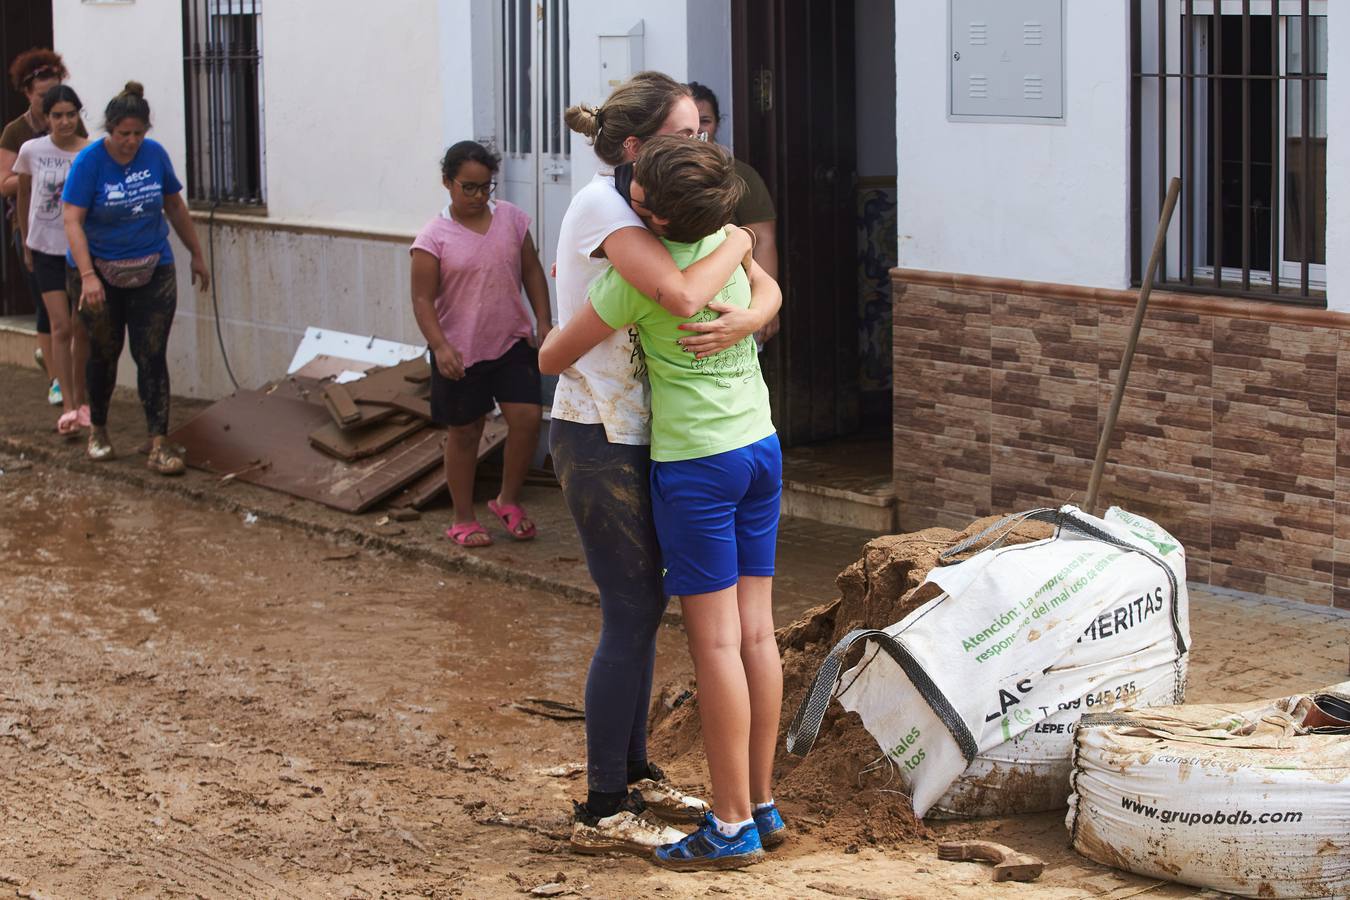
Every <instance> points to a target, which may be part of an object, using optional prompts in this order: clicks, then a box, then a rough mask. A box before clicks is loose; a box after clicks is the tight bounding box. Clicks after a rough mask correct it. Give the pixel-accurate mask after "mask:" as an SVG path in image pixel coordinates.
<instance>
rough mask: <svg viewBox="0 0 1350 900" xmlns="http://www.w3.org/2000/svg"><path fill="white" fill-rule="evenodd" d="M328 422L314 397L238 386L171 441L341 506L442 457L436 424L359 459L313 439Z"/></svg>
mask: <svg viewBox="0 0 1350 900" xmlns="http://www.w3.org/2000/svg"><path fill="white" fill-rule="evenodd" d="M392 412H393V411H392V410H391V413H392ZM329 422H331V418H330V416H329V414H328V411H327V410H326V409H325V408H324V407H322V406H319V405H317V404H312V403H306V402H304V401H302V400H296V399H293V398H289V397H278V396H269V395H267V394H265V393H262V392H259V391H239V392H237V393H235V394H233V395H231V396H229V397H226V398H225V399H223V400H221V401H219V402H217V403H214V404H212V405H211V406H209V407H207V408H206V409H205V410H203V411H202V412H201V413H199V414H198V415H197V416H196V417H195V418H193V419H192V420H191V421H190V422H188V423H187V424H186V425H184V426H182V427H181V428H179V429H178V430H176V431H174V432H173V433H172V434H170V435H169V440H171V441H173V442H174V443H176V444H181V445H182V446H183V447H185V448H186V450H187V460H188V464H189V465H191V466H192V467H194V468H197V469H204V470H206V471H208V472H215V473H217V474H220V475H225V474H229V473H232V472H237V473H239V474H238V475H237V476H236V477H237V480H239V481H245V482H248V483H250V484H256V485H259V486H261V487H266V488H271V489H272V490H276V491H281V492H283V493H287V494H291V495H293V496H296V497H303V498H305V499H308V500H314V501H316V502H319V503H322V504H324V505H325V506H330V507H332V508H334V509H339V510H343V511H344V512H363V511H365V510H367V509H369V508H370V507H371V506H374V505H375V504H376V503H378V502H379V501H381V500H383V499H384V498H385V497H388V496H389V495H390V494H392V493H394V492H395V491H397V490H398V489H399V488H401V487H403V486H404V485H406V484H408V483H410V482H412V481H414V480H416V479H417V478H419V477H420V476H422V475H424V474H425V473H426V472H428V471H430V470H431V469H434V468H436V467H437V466H438V465H439V464H440V462H441V458H442V443H441V441H442V439H443V433H442V432H441V431H439V430H437V429H431V428H423V429H422V430H420V431H418V432H417V433H416V434H413V435H412V436H411V437H409V438H406V439H405V440H403V441H401V442H400V443H398V444H396V445H394V446H393V447H391V448H390V449H388V450H386V451H385V452H383V453H380V454H377V455H375V456H371V457H367V458H366V459H362V460H359V461H357V462H354V463H349V462H345V461H342V460H338V459H334V458H332V457H330V456H328V455H326V454H324V453H322V452H320V451H319V450H317V449H315V448H314V447H313V446H311V445H310V443H309V435H310V433H311V432H313V431H316V430H318V429H319V428H320V427H321V426H323V425H324V424H326V423H329ZM223 489H226V490H228V488H223Z"/></svg>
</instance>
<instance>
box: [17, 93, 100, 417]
mask: <svg viewBox="0 0 1350 900" xmlns="http://www.w3.org/2000/svg"><path fill="white" fill-rule="evenodd" d="M81 108H82V104H81V103H80V98H79V95H78V94H76V93H75V91H73V90H72V89H71V88H69V87H68V86H66V85H64V84H58V85H56V86H55V87H53V88H52V89H51V90H49V91H48V92H47V93H46V94H45V95H44V96H43V98H42V112H43V115H45V116H46V118H47V123H48V124H49V125H50V126H51V133H50V134H47V135H45V136H43V137H38V138H33V139H32V140H31V141H26V142H25V143H24V145H23V146H22V147H21V148H20V149H19V158H18V160H17V161H16V162H15V163H14V171H15V172H17V173H18V175H19V224H20V226H21V227H22V229H23V232H22V233H23V238H24V262H25V264H26V265H27V266H28V268H29V269H31V270H32V272H33V277H34V278H35V279H36V281H37V285H38V290H40V291H41V292H42V303H43V304H44V305H45V306H46V308H47V318H48V319H49V320H50V322H51V335H52V343H51V356H50V357H49V360H50V366H51V369H52V371H53V373H54V374H55V375H56V380H57V383H58V384H59V385H60V387H61V396H62V403H63V405H64V407H65V412H64V413H62V415H61V418H59V419H58V420H57V421H56V430H57V431H58V432H59V433H60V434H63V435H73V434H75V433H76V432H77V431H78V430H79V429H80V428H88V427H89V421H90V420H89V407H88V406H87V405H86V404H85V397H84V393H85V391H84V367H85V361H86V358H87V357H88V350H89V344H88V339H87V338H86V336H85V333H84V327H83V326H82V325H80V324H79V320H78V319H75V317H74V316H73V315H72V314H71V299H70V295H69V294H67V293H66V251H67V250H68V249H70V247H69V244H68V243H67V241H66V229H65V225H64V223H63V221H62V215H61V192H62V190H63V189H64V188H65V185H66V173H67V172H69V171H70V164H71V163H72V162H73V161H74V159H75V156H76V154H77V153H79V152H80V151H81V150H83V149H84V148H85V147H86V146H87V145H88V144H89V139H88V138H82V137H80V135H79V134H78V131H79V129H78V126H79V124H80V110H81Z"/></svg>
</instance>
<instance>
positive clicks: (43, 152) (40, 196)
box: [14, 134, 80, 256]
mask: <svg viewBox="0 0 1350 900" xmlns="http://www.w3.org/2000/svg"><path fill="white" fill-rule="evenodd" d="M79 152H80V151H79V150H62V149H61V148H60V147H58V146H56V144H54V143H53V142H52V138H51V135H49V134H48V135H43V136H42V137H38V138H33V139H32V140H31V141H25V142H24V144H23V146H22V147H20V148H19V158H18V159H16V160H15V161H14V171H15V172H18V173H19V174H20V175H30V176H32V178H33V195H32V198H31V199H30V200H29V202H28V234H27V237H26V238H25V239H24V242H25V243H26V244H28V247H29V249H30V250H36V251H38V252H39V253H50V254H51V255H52V256H65V255H66V250H67V249H68V244H67V243H66V226H65V223H64V222H63V221H62V213H61V191H62V190H64V189H65V186H66V173H67V172H69V171H70V164H71V162H72V161H73V160H74V159H75V157H76V156H78V155H79Z"/></svg>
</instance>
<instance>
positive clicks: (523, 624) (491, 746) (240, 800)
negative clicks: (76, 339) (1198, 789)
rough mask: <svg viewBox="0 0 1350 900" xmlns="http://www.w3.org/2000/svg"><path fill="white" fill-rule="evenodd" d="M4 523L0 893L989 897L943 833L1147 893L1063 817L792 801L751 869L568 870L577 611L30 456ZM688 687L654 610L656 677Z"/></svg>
mask: <svg viewBox="0 0 1350 900" xmlns="http://www.w3.org/2000/svg"><path fill="white" fill-rule="evenodd" d="M9 462H10V463H11V464H12V462H13V460H10V461H9ZM0 509H3V510H4V512H3V515H2V517H0V572H3V573H4V574H3V576H0V577H2V578H3V580H2V581H0V629H3V634H4V637H5V640H4V643H3V648H0V670H2V672H0V678H3V682H4V690H3V693H2V696H0V768H2V769H3V771H4V772H5V773H7V774H6V775H5V776H4V777H3V778H0V792H2V796H3V800H2V802H0V806H2V808H3V827H0V882H3V884H5V885H7V886H8V885H12V886H13V889H14V890H15V891H16V892H18V893H19V894H20V895H21V896H32V897H38V896H40V897H91V896H108V897H112V896H116V897H133V896H206V897H367V896H369V897H381V896H383V897H396V896H430V897H492V896H511V895H517V894H525V895H528V894H529V892H530V891H531V890H534V889H536V888H540V889H542V890H543V891H544V895H551V896H567V895H578V896H587V897H647V896H653V897H702V896H716V895H733V896H747V897H779V896H794V897H830V896H835V897H859V898H869V897H892V896H933V897H937V896H952V895H965V896H971V897H976V896H984V895H986V892H987V891H988V889H989V886H988V871H987V869H982V868H981V867H979V866H977V865H975V864H969V863H947V862H939V861H938V860H937V859H936V857H935V856H934V854H933V839H935V838H940V837H951V836H956V835H975V834H977V833H978V834H980V835H982V836H992V837H994V838H995V839H999V840H1004V841H1006V842H1009V843H1016V844H1018V846H1019V847H1020V848H1021V849H1025V850H1028V851H1029V852H1034V853H1037V854H1038V855H1040V856H1042V858H1044V859H1045V860H1046V861H1047V863H1049V864H1050V868H1049V869H1048V870H1047V873H1046V875H1045V876H1044V877H1043V879H1042V881H1041V882H1040V883H1038V884H1035V885H1015V884H1004V885H1000V886H999V887H1000V889H1001V890H1002V891H1003V893H1007V894H1008V895H1009V896H1024V895H1025V896H1031V895H1035V896H1043V897H1084V896H1102V897H1125V896H1129V895H1130V893H1131V892H1132V891H1134V892H1137V891H1139V890H1140V889H1141V888H1148V887H1149V886H1150V885H1152V884H1153V882H1150V881H1148V880H1146V879H1141V878H1136V877H1133V876H1128V875H1124V874H1122V873H1118V872H1115V871H1113V870H1110V869H1106V868H1103V867H1100V866H1097V865H1094V864H1092V863H1089V862H1087V861H1085V860H1083V859H1081V858H1079V857H1077V856H1075V855H1074V854H1073V853H1072V851H1070V850H1069V849H1068V848H1067V847H1066V841H1065V832H1064V828H1063V816H1062V814H1060V813H1050V814H1046V815H1040V816H1032V817H1024V818H1022V819H1019V820H1003V821H992V822H984V823H965V824H954V825H948V826H939V827H934V828H933V829H932V831H931V833H930V835H929V836H928V837H926V838H924V839H921V840H920V839H916V840H915V841H913V842H911V843H908V844H903V845H894V846H884V847H881V846H866V845H864V846H861V847H860V846H858V845H857V844H853V845H848V846H845V845H843V844H842V842H840V841H834V840H831V835H830V833H829V831H828V829H827V828H819V827H815V828H813V827H812V824H811V823H812V822H813V821H814V819H813V817H812V815H811V810H809V809H804V808H801V807H797V808H794V807H793V806H792V805H790V804H789V805H785V811H786V812H787V813H789V814H790V815H796V816H798V817H799V818H800V821H801V830H800V832H799V834H798V835H797V836H796V837H795V838H794V840H793V841H792V842H790V843H789V844H788V845H786V846H785V847H784V848H783V849H782V850H780V851H777V852H775V853H774V854H773V855H772V856H771V858H770V860H769V861H768V862H766V863H764V864H762V865H759V866H757V867H754V868H752V869H749V870H746V871H744V872H740V873H734V874H721V875H718V874H712V873H705V874H698V875H677V874H674V873H669V872H665V871H663V870H659V869H655V868H653V867H651V866H650V865H649V864H647V863H646V862H644V861H642V860H638V859H634V858H631V857H618V856H615V857H607V858H587V857H579V856H576V855H573V854H572V853H570V852H569V850H568V849H567V844H566V835H567V833H568V830H569V828H570V820H569V815H568V814H569V810H570V802H569V801H570V799H572V798H574V797H575V798H579V797H581V796H583V795H584V775H583V774H582V772H581V763H583V762H584V735H583V730H582V727H581V726H582V723H581V722H580V721H578V720H577V719H576V718H575V716H573V715H572V714H569V713H568V712H567V711H566V710H565V709H563V708H560V707H552V706H548V705H546V704H540V703H538V700H539V699H543V700H546V701H554V702H556V703H558V704H563V705H564V706H566V705H572V706H576V705H579V704H580V702H581V694H582V686H583V681H584V676H585V665H586V661H587V660H588V658H589V652H590V649H591V646H592V641H593V639H594V634H595V630H596V627H597V616H596V612H595V610H594V608H593V607H592V606H590V605H588V604H586V603H584V602H578V601H576V600H569V599H563V598H560V597H557V596H554V595H551V594H549V593H546V592H541V591H533V590H528V589H523V588H519V587H507V586H504V585H502V584H500V583H497V582H493V581H487V580H475V579H470V578H466V577H463V576H460V575H452V574H449V573H447V572H446V571H443V570H440V569H437V568H433V567H431V566H426V565H421V564H416V563H410V562H407V561H404V560H401V559H399V558H397V557H394V556H378V555H374V554H372V553H371V552H370V551H368V550H364V549H358V548H355V547H351V546H343V545H338V544H332V543H328V542H325V541H322V540H319V539H317V538H313V537H310V536H308V535H306V534H305V533H304V532H302V531H300V530H299V529H295V528H291V527H288V526H280V525H271V524H266V523H264V522H256V523H252V524H250V523H247V522H246V521H245V520H244V517H242V516H239V515H236V514H232V513H225V512H219V511H214V510H208V509H204V508H202V507H201V506H200V505H194V504H192V503H191V502H189V501H187V500H184V499H181V498H179V497H177V496H174V495H171V494H165V493H158V492H145V491H140V490H138V489H136V488H134V487H131V486H126V485H121V484H114V483H112V482H109V481H106V480H102V479H98V478H92V477H88V476H85V475H80V474H75V473H72V472H71V471H69V470H65V469H61V468H55V467H52V468H48V467H45V466H43V465H38V466H30V467H24V466H23V465H20V466H19V467H18V468H17V469H16V468H15V467H13V466H12V465H10V467H9V468H7V469H6V470H5V471H4V474H3V476H0ZM780 624H782V623H780ZM689 674H690V666H689V663H688V657H687V654H686V652H685V647H684V640H683V635H682V633H681V630H680V627H679V623H678V619H677V618H676V617H671V618H670V619H669V620H668V624H667V625H666V627H665V628H664V629H663V633H662V635H661V637H660V657H659V662H658V670H657V676H656V682H657V684H658V685H664V684H670V683H678V682H681V681H685V680H687V679H688V678H689ZM539 712H547V713H550V714H551V716H558V717H557V718H554V717H550V716H545V715H539V714H538V713H539ZM657 761H658V762H661V760H659V759H658V760H657ZM673 774H675V775H677V777H679V778H680V779H682V780H685V781H687V782H688V783H691V784H694V785H700V784H706V780H705V778H706V776H705V773H703V772H702V771H697V770H692V771H689V770H686V771H677V772H674V773H673ZM896 798H897V800H896V802H897V803H900V802H903V801H902V799H901V798H900V796H899V795H898V794H897V795H896ZM550 885H552V887H550ZM1150 893H1151V894H1152V895H1153V896H1160V897H1168V896H1190V895H1192V894H1193V893H1195V892H1193V891H1192V890H1191V889H1189V888H1183V887H1179V886H1172V885H1162V886H1159V887H1157V888H1154V889H1153V890H1151V891H1150Z"/></svg>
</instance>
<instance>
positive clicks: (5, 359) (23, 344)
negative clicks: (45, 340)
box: [0, 316, 37, 369]
mask: <svg viewBox="0 0 1350 900" xmlns="http://www.w3.org/2000/svg"><path fill="white" fill-rule="evenodd" d="M36 339H37V324H36V323H35V322H34V321H33V317H32V316H0V364H8V365H12V366H27V367H28V368H30V369H31V368H35V367H36V364H35V363H34V362H33V348H34V347H36V346H37V343H36Z"/></svg>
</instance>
